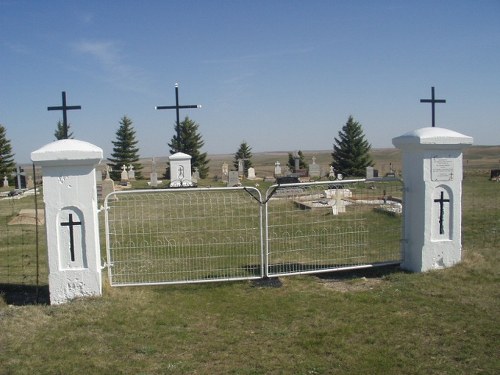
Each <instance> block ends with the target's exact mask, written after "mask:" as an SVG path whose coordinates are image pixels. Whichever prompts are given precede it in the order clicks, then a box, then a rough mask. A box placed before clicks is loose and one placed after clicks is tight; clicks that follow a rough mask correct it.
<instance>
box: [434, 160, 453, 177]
mask: <svg viewBox="0 0 500 375" xmlns="http://www.w3.org/2000/svg"><path fill="white" fill-rule="evenodd" d="M454 163H455V159H453V158H440V157H437V156H434V157H433V158H432V159H431V180H432V181H453V166H454Z"/></svg>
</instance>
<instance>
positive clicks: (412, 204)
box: [392, 127, 472, 272]
mask: <svg viewBox="0 0 500 375" xmlns="http://www.w3.org/2000/svg"><path fill="white" fill-rule="evenodd" d="M392 143H393V144H394V146H396V147H397V148H399V149H401V150H402V159H403V160H402V161H403V180H404V185H405V197H404V204H405V206H404V241H403V245H402V246H403V252H404V261H403V264H402V267H403V268H405V269H407V270H410V271H413V272H425V271H428V270H433V269H440V268H446V267H451V266H453V265H455V264H456V263H459V262H460V261H461V257H462V241H461V220H462V204H461V199H462V177H463V170H462V151H463V149H464V148H466V147H468V146H470V145H471V144H472V137H469V136H466V135H463V134H460V133H457V132H454V131H452V130H449V129H443V128H432V127H428V128H421V129H417V130H414V131H411V132H409V133H406V134H404V135H402V136H400V137H396V138H393V140H392Z"/></svg>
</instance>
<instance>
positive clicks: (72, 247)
mask: <svg viewBox="0 0 500 375" xmlns="http://www.w3.org/2000/svg"><path fill="white" fill-rule="evenodd" d="M75 225H82V222H81V221H73V214H69V219H68V221H67V222H66V223H61V226H62V227H69V251H70V254H71V261H72V262H74V261H75V240H74V237H73V227H74V226H75Z"/></svg>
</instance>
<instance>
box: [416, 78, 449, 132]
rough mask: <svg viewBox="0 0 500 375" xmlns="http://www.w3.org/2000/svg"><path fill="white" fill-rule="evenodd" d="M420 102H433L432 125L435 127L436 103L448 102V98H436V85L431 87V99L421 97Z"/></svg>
mask: <svg viewBox="0 0 500 375" xmlns="http://www.w3.org/2000/svg"><path fill="white" fill-rule="evenodd" d="M420 103H431V104H432V127H433V128H434V127H435V126H436V121H435V118H436V116H435V108H434V107H435V104H436V103H446V100H444V99H436V98H435V97H434V86H432V88H431V98H430V99H420Z"/></svg>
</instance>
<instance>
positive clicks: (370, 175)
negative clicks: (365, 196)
mask: <svg viewBox="0 0 500 375" xmlns="http://www.w3.org/2000/svg"><path fill="white" fill-rule="evenodd" d="M373 177H374V172H373V167H366V178H367V179H368V180H369V179H371V178H373Z"/></svg>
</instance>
